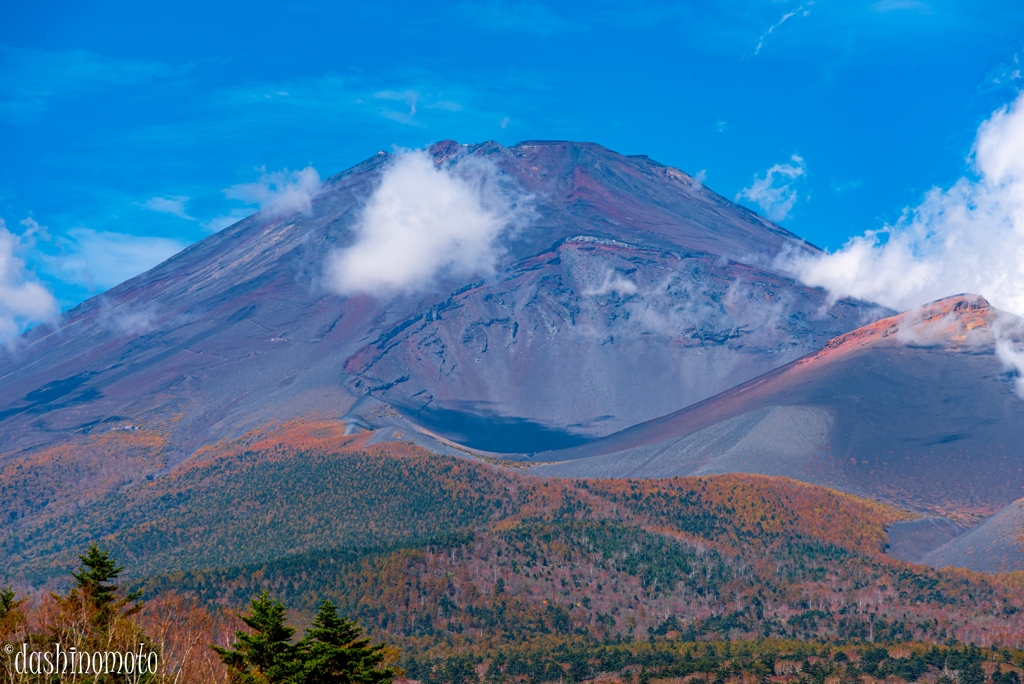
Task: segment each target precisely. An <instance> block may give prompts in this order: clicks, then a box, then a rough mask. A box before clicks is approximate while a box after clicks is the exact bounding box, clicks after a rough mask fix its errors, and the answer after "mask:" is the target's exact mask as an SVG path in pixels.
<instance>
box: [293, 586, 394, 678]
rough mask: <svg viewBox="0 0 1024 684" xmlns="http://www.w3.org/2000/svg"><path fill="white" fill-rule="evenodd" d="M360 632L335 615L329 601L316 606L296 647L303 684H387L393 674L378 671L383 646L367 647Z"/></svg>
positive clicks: (350, 622)
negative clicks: (302, 663)
mask: <svg viewBox="0 0 1024 684" xmlns="http://www.w3.org/2000/svg"><path fill="white" fill-rule="evenodd" d="M362 634H363V629H362V627H360V626H359V624H358V623H357V622H355V621H353V620H348V619H346V618H343V617H341V616H339V615H338V608H337V606H335V605H334V603H332V602H331V601H330V600H326V601H324V602H323V603H322V604H320V609H319V610H318V611H317V615H316V619H315V620H313V626H312V628H311V629H310V630H309V631H307V632H306V636H305V637H303V639H302V641H301V642H300V643H299V649H300V650H301V651H302V652H303V660H304V661H305V662H304V675H305V676H304V678H303V682H304V684H341V683H345V684H389V683H390V682H391V681H392V680H394V678H395V676H396V674H397V671H396V669H395V668H393V667H387V668H383V669H381V668H380V666H381V664H382V663H383V662H384V658H385V652H384V648H385V646H384V644H377V645H376V646H371V645H370V640H369V638H367V637H363V636H362Z"/></svg>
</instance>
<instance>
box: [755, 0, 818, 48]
mask: <svg viewBox="0 0 1024 684" xmlns="http://www.w3.org/2000/svg"><path fill="white" fill-rule="evenodd" d="M813 4H814V2H813V1H812V2H808V3H805V4H803V5H800V6H799V7H797V8H796V9H795V10H793V11H792V12H786V13H785V14H783V15H782V18H781V19H779V21H778V22H777V23H775V24H772V25H771V26H769V27H768V30H767V31H765V32H764V33H762V34H761V37H760V38H758V39H757V47H755V48H754V55H755V56H756V55H757V53H759V52H761V48H762V47H764V41H765V40H767V39H768V36H770V35H771V34H772V33H774V32H775V29H777V28H779V27H780V26H782V25H783V24H785V23H786V21H787V20H789V19H792V18H793V17H795V16H797V15H798V14H801V13H802V14H803V16H805V17H806V16H807V15H808V14H810V13H811V10H810V9H804V8H805V7H807V8H809V7H810V6H811V5H813Z"/></svg>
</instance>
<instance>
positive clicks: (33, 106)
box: [0, 45, 187, 123]
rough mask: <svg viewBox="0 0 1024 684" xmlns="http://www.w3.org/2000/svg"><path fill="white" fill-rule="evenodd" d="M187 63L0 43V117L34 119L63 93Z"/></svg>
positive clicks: (158, 75) (151, 75)
mask: <svg viewBox="0 0 1024 684" xmlns="http://www.w3.org/2000/svg"><path fill="white" fill-rule="evenodd" d="M183 70H187V68H185V69H176V68H172V67H170V66H168V65H166V64H163V63H160V62H143V61H131V60H117V59H111V58H109V57H104V56H102V55H98V54H95V53H92V52H87V51H84V50H70V51H65V52H57V51H51V50H38V49H30V48H17V47H10V46H5V45H0V117H2V118H4V119H6V120H7V121H9V122H14V123H22V122H28V121H32V120H33V118H34V117H37V116H39V115H40V114H41V113H43V112H45V111H46V110H47V109H48V108H49V107H50V104H51V102H52V101H53V100H54V99H56V98H59V97H62V96H67V95H77V94H82V93H90V92H101V91H103V90H107V89H110V88H116V87H122V86H127V85H136V84H140V83H148V82H151V81H154V80H159V79H166V78H170V77H173V76H176V75H178V74H180V73H181V72H182V71H183Z"/></svg>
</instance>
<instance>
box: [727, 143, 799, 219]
mask: <svg viewBox="0 0 1024 684" xmlns="http://www.w3.org/2000/svg"><path fill="white" fill-rule="evenodd" d="M790 161H792V162H793V163H792V164H776V165H775V166H773V167H771V168H770V169H768V171H766V172H765V175H764V178H758V177H757V176H754V182H753V183H752V184H751V185H750V187H749V188H743V189H742V190H740V191H739V193H737V195H736V201H737V202H738V201H740V200H741V199H748V200H750V201H751V202H754V203H755V204H757V205H758V206H759V207H761V212H762V213H763V214H764V215H765V216H767V217H768V218H770V219H771V220H772V221H781V220H782V219H784V218H786V217H787V216H789V212H790V211H791V210H792V209H793V205H794V204H796V200H797V191H796V189H795V188H793V187H791V184H790V183H787V182H781V183H780V184H779V185H778V186H776V183H777V182H780V180H782V181H784V180H789V181H793V180H795V179H797V178H799V177H801V176H803V175H804V173H805V171H806V167H805V166H804V160H803V159H802V158H801V157H799V156H797V155H795V154H794V155H793V156H792V157H790Z"/></svg>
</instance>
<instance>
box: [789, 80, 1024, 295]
mask: <svg viewBox="0 0 1024 684" xmlns="http://www.w3.org/2000/svg"><path fill="white" fill-rule="evenodd" d="M972 166H973V168H974V170H976V171H977V174H978V178H977V180H972V179H968V178H966V177H965V178H961V179H960V180H959V181H957V182H956V183H955V184H954V185H953V186H952V187H950V188H948V189H945V190H943V189H940V188H932V189H931V190H930V191H929V192H928V193H927V194H926V195H925V198H924V200H923V201H922V202H921V204H919V205H918V206H917V207H914V208H912V209H910V208H908V209H905V210H904V213H903V216H902V217H901V218H900V219H899V220H898V221H897V222H896V224H895V225H892V226H886V227H885V228H882V229H881V230H872V231H867V232H866V233H864V235H862V236H859V237H855V238H853V239H851V240H850V241H849V242H848V243H847V244H846V245H845V246H843V248H842V249H840V250H838V251H836V252H834V253H831V254H824V255H820V256H810V255H806V254H805V255H788V256H784V257H782V258H781V260H780V264H779V265H780V266H782V267H784V268H788V269H789V270H790V271H791V272H792V273H793V274H794V275H796V276H797V277H799V278H800V279H801V280H803V282H805V283H807V284H808V285H814V286H821V287H825V288H827V289H828V290H829V291H830V292H831V294H832V296H833V297H837V298H838V297H846V296H851V297H858V298H861V299H868V300H873V301H876V302H879V303H881V304H885V305H886V306H890V307H892V308H894V309H899V310H906V309H910V308H914V307H917V306H920V305H922V304H925V303H927V302H929V301H933V300H936V299H940V298H942V297H946V296H949V295H953V294H958V293H960V292H971V293H975V294H980V295H983V296H984V297H985V298H986V299H988V300H989V301H990V302H992V304H993V305H994V306H996V307H999V308H1001V309H1004V310H1007V311H1010V312H1012V313H1015V314H1017V315H1024V94H1022V95H1020V96H1018V97H1017V99H1016V100H1015V101H1014V102H1013V103H1012V104H1010V105H1009V106H1006V107H1003V108H1001V109H999V110H998V111H996V112H994V113H993V114H992V116H991V117H990V118H989V119H988V120H987V121H985V122H984V123H982V125H981V126H980V127H979V128H978V133H977V137H976V139H975V143H974V148H973V162H972Z"/></svg>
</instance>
